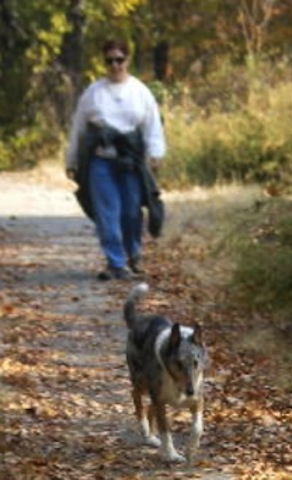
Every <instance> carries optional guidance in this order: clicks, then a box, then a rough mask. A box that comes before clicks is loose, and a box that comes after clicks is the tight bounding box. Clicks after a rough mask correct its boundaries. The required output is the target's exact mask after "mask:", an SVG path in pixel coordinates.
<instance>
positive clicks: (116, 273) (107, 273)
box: [97, 267, 132, 281]
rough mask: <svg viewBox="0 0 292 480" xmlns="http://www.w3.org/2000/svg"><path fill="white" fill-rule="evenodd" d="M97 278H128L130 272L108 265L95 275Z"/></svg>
mask: <svg viewBox="0 0 292 480" xmlns="http://www.w3.org/2000/svg"><path fill="white" fill-rule="evenodd" d="M97 278H98V280H102V281H108V280H130V279H131V278H132V277H131V274H130V272H129V270H127V269H126V268H115V267H108V268H107V269H106V270H103V271H102V272H100V273H99V274H98V275H97Z"/></svg>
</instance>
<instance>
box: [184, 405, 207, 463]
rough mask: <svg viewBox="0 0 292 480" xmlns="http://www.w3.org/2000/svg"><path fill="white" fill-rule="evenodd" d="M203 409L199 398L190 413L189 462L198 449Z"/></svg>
mask: <svg viewBox="0 0 292 480" xmlns="http://www.w3.org/2000/svg"><path fill="white" fill-rule="evenodd" d="M203 408H204V400H203V398H200V399H199V400H198V401H197V402H196V403H195V404H194V405H193V406H192V407H191V408H190V410H191V413H192V426H191V435H190V441H189V445H188V451H187V458H188V460H189V461H190V460H191V457H192V455H193V453H194V451H196V450H197V449H198V448H199V447H200V439H201V436H202V433H203V429H204V421H203Z"/></svg>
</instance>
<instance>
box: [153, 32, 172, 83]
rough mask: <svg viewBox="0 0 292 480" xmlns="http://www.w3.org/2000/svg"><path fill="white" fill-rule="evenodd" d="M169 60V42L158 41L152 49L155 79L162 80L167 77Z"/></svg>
mask: <svg viewBox="0 0 292 480" xmlns="http://www.w3.org/2000/svg"><path fill="white" fill-rule="evenodd" d="M168 62H169V44H168V42H166V41H161V42H159V43H158V44H157V45H156V46H155V47H154V50H153V68H154V75H155V78H156V79H157V80H160V81H161V82H163V81H164V80H165V79H166V78H167V72H168Z"/></svg>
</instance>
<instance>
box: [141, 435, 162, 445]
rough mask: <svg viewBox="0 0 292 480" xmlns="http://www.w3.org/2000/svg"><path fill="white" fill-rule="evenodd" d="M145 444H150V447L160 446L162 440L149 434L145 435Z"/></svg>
mask: <svg viewBox="0 0 292 480" xmlns="http://www.w3.org/2000/svg"><path fill="white" fill-rule="evenodd" d="M145 444H146V445H148V446H149V447H156V448H158V447H160V446H161V441H160V439H159V438H158V437H156V436H155V435H149V437H145Z"/></svg>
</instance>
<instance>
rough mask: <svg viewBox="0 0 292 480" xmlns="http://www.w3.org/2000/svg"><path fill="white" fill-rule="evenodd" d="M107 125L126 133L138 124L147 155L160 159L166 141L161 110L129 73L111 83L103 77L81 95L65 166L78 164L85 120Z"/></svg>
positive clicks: (148, 92)
mask: <svg viewBox="0 0 292 480" xmlns="http://www.w3.org/2000/svg"><path fill="white" fill-rule="evenodd" d="M88 121H90V122H92V123H95V124H97V125H101V126H102V125H107V126H110V127H113V128H116V129H117V130H119V131H120V132H121V133H129V132H131V131H133V130H135V129H136V127H138V126H139V127H140V128H141V131H142V135H143V139H144V142H145V147H146V156H147V157H148V158H157V159H160V158H162V157H163V156H164V154H165V150H166V145H165V137H164V131H163V127H162V123H161V118H160V113H159V109H158V106H157V103H156V101H155V99H154V96H153V95H152V93H151V92H150V90H149V89H148V87H146V85H144V83H142V82H141V81H140V80H138V79H137V78H136V77H133V76H132V75H130V76H129V77H128V78H127V80H126V81H125V82H121V83H114V82H111V81H110V80H109V79H107V78H102V79H100V80H98V81H96V82H94V83H92V84H91V85H89V87H88V88H87V89H86V90H85V91H84V93H83V94H82V95H81V97H80V100H79V102H78V105H77V109H76V112H75V115H74V117H73V125H72V130H71V135H70V143H69V149H68V153H67V159H66V163H67V168H69V169H70V168H72V169H74V168H76V167H77V165H78V158H77V151H78V142H79V139H80V138H81V136H82V135H83V133H84V132H85V129H86V124H87V122H88Z"/></svg>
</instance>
